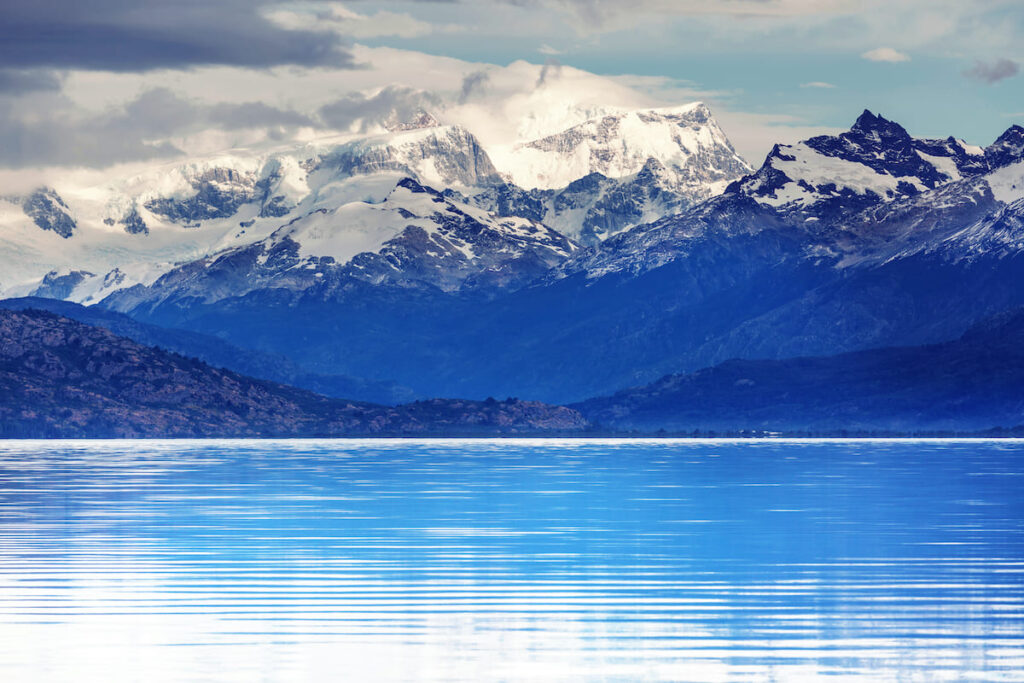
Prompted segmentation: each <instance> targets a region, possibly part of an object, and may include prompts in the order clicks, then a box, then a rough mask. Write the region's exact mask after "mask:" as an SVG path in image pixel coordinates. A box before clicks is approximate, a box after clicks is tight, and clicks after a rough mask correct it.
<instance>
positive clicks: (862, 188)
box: [729, 110, 989, 219]
mask: <svg viewBox="0 0 1024 683" xmlns="http://www.w3.org/2000/svg"><path fill="white" fill-rule="evenodd" d="M987 170H989V163H988V161H987V158H986V153H985V150H983V149H981V148H980V147H972V146H970V145H967V144H966V143H964V142H963V141H961V140H956V139H954V138H952V137H950V138H947V139H946V140H926V139H917V138H913V137H911V136H910V134H909V133H907V131H906V130H905V129H904V128H903V127H902V126H900V125H899V124H897V123H894V122H892V121H889V120H887V119H885V118H883V117H881V116H876V115H875V114H873V113H871V112H870V111H867V110H865V111H864V113H863V114H861V115H860V117H859V118H858V119H857V121H856V122H855V123H854V124H853V127H852V128H851V129H850V130H849V131H848V132H846V133H842V134H840V135H838V136H830V135H823V136H819V137H815V138H811V139H809V140H805V141H803V142H800V143H798V144H796V145H776V146H775V147H774V148H773V149H772V151H771V153H770V154H769V155H768V158H767V159H766V160H765V162H764V164H763V165H762V166H761V168H760V169H759V170H758V171H757V172H756V173H754V174H752V175H750V176H747V177H745V178H743V179H742V180H739V181H737V182H736V183H734V184H733V185H731V186H730V187H729V191H730V192H736V193H742V194H745V195H747V196H750V197H753V198H754V199H755V200H757V201H758V202H759V203H761V204H764V205H766V206H771V207H773V208H775V209H778V210H780V211H783V212H786V213H799V214H802V215H804V216H806V217H809V218H824V219H831V218H834V217H835V216H836V215H840V214H849V213H851V212H855V211H857V210H859V209H862V208H864V207H866V206H869V205H872V204H876V203H879V202H883V201H890V200H893V199H896V198H899V197H905V196H911V195H916V194H920V193H922V192H926V191H928V190H931V189H934V188H936V187H938V186H939V185H942V184H944V183H947V182H950V181H954V180H959V179H960V178H964V177H969V176H973V175H978V174H979V173H984V172H986V171H987Z"/></svg>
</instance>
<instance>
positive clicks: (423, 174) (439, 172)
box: [311, 126, 501, 188]
mask: <svg viewBox="0 0 1024 683" xmlns="http://www.w3.org/2000/svg"><path fill="white" fill-rule="evenodd" d="M311 170H312V171H314V172H315V171H319V172H321V173H326V174H329V175H331V176H335V177H337V176H339V175H340V176H356V175H372V174H376V173H401V174H403V175H407V176H411V177H414V178H417V179H418V180H419V181H421V182H424V183H427V184H431V185H438V186H441V187H456V188H467V187H480V186H487V185H492V184H495V183H498V182H501V176H500V175H499V174H498V171H497V169H495V168H494V164H493V163H491V158H490V157H489V156H488V154H487V152H486V151H484V148H483V147H482V146H481V145H480V142H479V140H477V138H476V136H474V135H473V134H472V133H470V132H469V131H468V130H466V129H465V128H462V127H461V126H433V127H426V128H416V129H412V130H401V131H399V132H397V133H390V134H387V135H378V136H373V137H369V138H363V139H359V140H355V141H353V142H350V143H347V144H343V145H340V146H338V147H336V148H335V149H333V150H331V151H329V152H327V153H326V154H324V155H323V156H322V157H321V158H320V159H319V160H318V161H316V162H314V164H313V167H312V169H311Z"/></svg>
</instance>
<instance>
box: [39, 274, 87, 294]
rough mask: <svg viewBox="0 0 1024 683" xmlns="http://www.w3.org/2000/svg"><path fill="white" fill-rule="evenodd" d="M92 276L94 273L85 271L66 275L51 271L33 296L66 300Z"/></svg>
mask: <svg viewBox="0 0 1024 683" xmlns="http://www.w3.org/2000/svg"><path fill="white" fill-rule="evenodd" d="M92 276H93V274H92V273H90V272H87V271H84V270H73V271H71V272H70V273H64V274H60V273H59V272H57V271H56V270H51V271H50V272H49V273H47V274H46V276H45V277H44V278H43V281H42V283H40V285H39V286H38V287H36V288H35V289H34V290H32V296H40V297H44V298H47V299H64V298H66V297H68V296H69V295H70V294H71V292H72V291H73V290H74V289H75V287H77V286H78V285H80V284H81V283H82V282H84V281H85V280H86V279H88V278H90V277H92Z"/></svg>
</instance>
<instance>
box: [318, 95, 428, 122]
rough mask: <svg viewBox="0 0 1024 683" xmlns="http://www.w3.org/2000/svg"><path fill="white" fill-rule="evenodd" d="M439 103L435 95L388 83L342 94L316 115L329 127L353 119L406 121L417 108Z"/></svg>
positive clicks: (416, 111) (418, 109)
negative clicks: (380, 87) (369, 90)
mask: <svg viewBox="0 0 1024 683" xmlns="http://www.w3.org/2000/svg"><path fill="white" fill-rule="evenodd" d="M439 103H440V101H439V99H438V98H437V96H435V95H432V94H430V93H426V92H423V91H422V90H415V89H413V88H406V87H402V86H389V87H387V88H384V89H383V90H381V91H380V92H378V93H377V94H375V95H372V96H369V97H366V96H364V95H359V94H351V95H346V96H345V97H343V98H341V99H339V100H335V101H334V102H331V103H330V104H326V105H324V106H323V107H321V108H320V118H321V119H323V121H324V123H326V124H327V125H328V126H329V127H330V128H336V129H339V130H343V129H347V128H348V127H349V126H351V125H352V124H353V123H355V122H357V121H362V122H363V127H364V128H365V127H366V125H368V124H370V123H378V122H381V121H386V120H388V119H391V118H393V119H395V120H396V121H399V122H401V121H408V120H410V119H412V118H413V117H414V116H415V115H416V114H417V113H418V112H419V111H420V110H422V109H426V110H429V109H430V108H431V107H432V106H435V105H438V104H439Z"/></svg>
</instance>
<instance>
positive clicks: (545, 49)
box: [537, 43, 562, 55]
mask: <svg viewBox="0 0 1024 683" xmlns="http://www.w3.org/2000/svg"><path fill="white" fill-rule="evenodd" d="M537 52H539V53H541V54H542V55H560V54H562V51H561V50H557V49H555V48H553V47H551V46H550V45H548V44H547V43H544V44H543V45H541V46H540V47H538V48H537Z"/></svg>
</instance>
